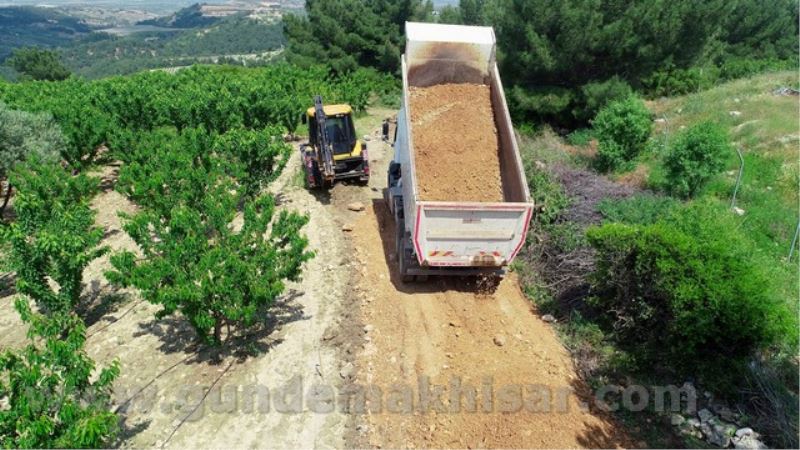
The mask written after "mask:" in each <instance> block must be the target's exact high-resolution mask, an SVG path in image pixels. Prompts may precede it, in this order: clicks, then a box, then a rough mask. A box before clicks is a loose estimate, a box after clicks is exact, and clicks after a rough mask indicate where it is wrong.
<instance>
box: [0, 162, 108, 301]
mask: <svg viewBox="0 0 800 450" xmlns="http://www.w3.org/2000/svg"><path fill="white" fill-rule="evenodd" d="M10 179H11V183H12V184H13V185H14V186H16V187H17V196H16V199H15V202H14V210H15V212H16V214H17V218H16V220H15V221H14V222H12V223H10V224H8V225H5V226H3V228H0V242H2V247H3V253H4V254H5V261H3V262H4V266H5V267H4V270H8V271H14V272H16V275H17V277H16V287H17V292H19V293H20V294H24V295H27V296H29V297H30V298H32V299H33V300H34V301H35V302H36V304H37V305H38V306H39V307H40V308H42V309H43V310H44V311H45V312H47V313H48V314H57V313H66V312H68V311H71V310H72V309H73V308H74V307H75V306H76V305H77V304H78V302H79V301H80V295H81V289H82V286H83V284H82V281H83V270H84V269H85V268H86V266H87V265H88V264H89V263H90V262H91V261H93V260H94V259H96V258H98V257H100V256H101V255H103V254H104V253H105V252H106V251H107V248H105V247H100V246H99V244H100V242H101V240H102V238H103V230H101V229H100V228H97V227H96V226H95V225H94V218H95V213H94V211H92V209H91V208H90V207H89V198H90V196H91V195H92V194H93V193H94V192H95V190H96V189H97V179H94V178H89V177H87V176H85V175H78V176H75V177H73V176H71V175H70V174H68V173H67V172H65V171H64V169H62V168H61V166H59V165H58V164H52V163H44V162H41V161H39V160H38V159H37V158H31V159H30V160H29V161H27V162H25V163H23V164H21V165H18V166H17V168H16V169H15V170H14V171H12V173H11V175H10ZM51 281H52V282H54V284H55V286H53V285H51Z"/></svg>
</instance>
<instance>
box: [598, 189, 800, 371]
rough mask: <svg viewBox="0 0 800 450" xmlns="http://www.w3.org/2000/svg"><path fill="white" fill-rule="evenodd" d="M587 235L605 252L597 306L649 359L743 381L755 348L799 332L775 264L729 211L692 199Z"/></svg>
mask: <svg viewBox="0 0 800 450" xmlns="http://www.w3.org/2000/svg"><path fill="white" fill-rule="evenodd" d="M587 238H588V240H589V243H590V244H591V245H592V246H593V247H594V248H595V250H596V251H597V261H596V269H595V272H594V273H593V274H592V277H591V280H592V287H593V290H594V293H595V297H594V298H593V300H592V303H593V304H594V305H595V306H596V307H598V309H599V310H600V311H601V314H602V315H603V318H604V319H605V323H606V325H607V326H608V328H609V329H611V330H613V331H614V338H615V340H616V341H617V342H618V343H619V345H620V346H621V347H623V348H627V349H630V350H631V351H632V353H633V354H634V355H635V356H636V358H637V359H638V361H639V362H640V363H642V364H657V363H659V362H660V364H659V365H660V366H661V367H664V368H672V369H674V370H675V371H676V372H678V373H680V374H695V375H701V376H707V377H709V378H710V377H726V381H729V382H738V381H739V380H736V378H735V377H734V376H733V375H735V374H739V372H738V369H741V368H742V367H744V364H743V363H745V362H746V361H747V359H748V358H749V357H751V356H752V355H753V354H754V352H755V351H758V350H761V349H764V348H766V347H768V346H770V345H772V344H775V343H777V342H778V341H779V340H780V339H782V338H786V339H787V340H792V339H795V338H796V334H797V333H796V330H795V329H794V327H793V324H792V323H790V322H791V319H790V318H791V317H792V316H791V314H790V313H789V311H788V310H787V308H786V305H785V303H783V301H782V299H781V298H780V295H779V294H778V290H777V289H776V288H777V287H776V286H775V284H774V277H773V276H772V274H771V269H770V267H771V265H770V264H769V263H768V262H766V261H765V260H764V259H762V258H760V257H759V254H758V253H757V252H756V250H755V249H754V248H753V246H752V245H751V244H750V242H749V241H748V240H747V239H746V238H745V237H744V236H743V235H742V234H741V232H740V231H739V230H738V229H737V227H736V223H735V221H734V219H733V218H732V216H731V215H730V214H728V213H727V211H725V210H724V209H723V208H722V207H717V206H715V205H714V204H712V203H710V202H705V203H699V204H693V205H690V206H688V207H686V208H683V209H681V210H678V211H676V212H675V213H674V214H672V215H671V216H670V217H669V218H668V219H664V220H661V221H659V222H657V223H655V224H652V225H639V226H636V225H634V226H632V225H623V224H617V223H613V224H606V225H603V226H600V227H594V228H590V229H589V230H588V231H587ZM794 325H796V324H794ZM793 330H794V331H793Z"/></svg>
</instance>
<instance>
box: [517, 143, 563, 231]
mask: <svg viewBox="0 0 800 450" xmlns="http://www.w3.org/2000/svg"><path fill="white" fill-rule="evenodd" d="M523 155H524V156H523V159H522V165H523V168H524V170H525V175H526V177H527V180H528V188H529V189H530V191H531V199H532V200H533V204H534V206H535V210H534V211H535V212H534V215H533V218H532V222H533V223H534V224H537V225H539V226H546V225H549V224H552V223H554V222H555V221H556V219H557V218H558V216H559V214H561V211H563V210H564V208H566V207H567V206H569V197H567V194H566V193H565V192H564V188H563V187H562V186H561V184H560V183H559V182H558V181H556V180H553V178H552V176H551V175H550V172H548V171H547V170H545V169H544V168H543V167H540V166H539V165H537V161H536V160H535V159H534V158H533V157H531V155H530V154H528V153H524V154H523ZM540 164H541V163H540Z"/></svg>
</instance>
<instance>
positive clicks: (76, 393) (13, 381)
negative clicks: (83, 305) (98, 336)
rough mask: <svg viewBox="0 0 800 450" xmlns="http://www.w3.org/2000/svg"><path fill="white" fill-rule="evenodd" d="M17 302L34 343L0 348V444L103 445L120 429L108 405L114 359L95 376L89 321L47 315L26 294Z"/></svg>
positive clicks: (116, 367)
mask: <svg viewBox="0 0 800 450" xmlns="http://www.w3.org/2000/svg"><path fill="white" fill-rule="evenodd" d="M15 307H16V309H17V311H18V312H19V314H20V316H21V317H22V320H23V321H24V322H25V323H27V324H28V326H29V329H28V339H29V340H30V343H29V344H28V345H27V347H25V348H24V349H22V350H19V351H14V350H5V351H3V352H2V353H1V354H0V371H2V372H0V398H2V399H3V400H4V401H5V402H6V406H5V407H3V409H2V410H0V446H2V447H4V448H105V447H109V446H110V445H111V443H112V440H113V439H114V437H115V436H116V435H117V432H118V429H119V426H118V422H119V418H118V417H117V415H116V414H115V413H113V412H112V411H110V404H111V394H112V383H113V382H114V380H115V379H116V378H117V377H118V376H119V362H117V361H114V362H112V363H111V365H109V366H108V367H105V368H103V369H102V370H100V371H99V373H98V374H97V375H96V377H95V376H93V375H94V370H95V364H94V362H93V361H92V360H91V359H90V358H89V357H88V356H87V355H86V352H85V350H84V343H85V342H86V335H85V331H86V327H85V326H84V324H83V321H82V320H81V319H80V318H79V317H77V316H76V315H75V314H73V313H69V314H57V315H54V316H43V315H41V314H36V313H34V312H32V311H31V309H30V307H29V306H28V303H27V301H26V300H25V299H24V298H18V299H17V300H16V302H15Z"/></svg>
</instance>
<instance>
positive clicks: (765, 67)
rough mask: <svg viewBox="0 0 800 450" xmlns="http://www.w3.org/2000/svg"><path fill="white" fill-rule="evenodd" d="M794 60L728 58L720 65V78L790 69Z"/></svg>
mask: <svg viewBox="0 0 800 450" xmlns="http://www.w3.org/2000/svg"><path fill="white" fill-rule="evenodd" d="M796 65H797V62H796V61H791V60H779V59H751V58H729V59H727V60H725V62H723V63H722V65H721V66H720V74H719V75H720V78H722V79H723V80H733V79H736V78H744V77H749V76H752V75H756V74H758V73H761V72H766V71H770V70H791V69H793V68H795V67H796Z"/></svg>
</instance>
